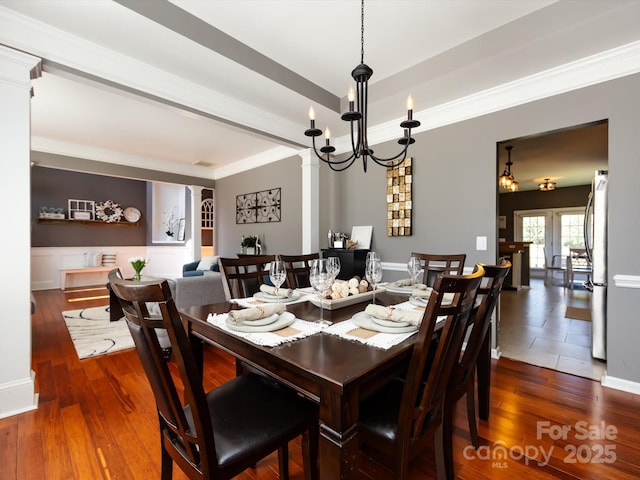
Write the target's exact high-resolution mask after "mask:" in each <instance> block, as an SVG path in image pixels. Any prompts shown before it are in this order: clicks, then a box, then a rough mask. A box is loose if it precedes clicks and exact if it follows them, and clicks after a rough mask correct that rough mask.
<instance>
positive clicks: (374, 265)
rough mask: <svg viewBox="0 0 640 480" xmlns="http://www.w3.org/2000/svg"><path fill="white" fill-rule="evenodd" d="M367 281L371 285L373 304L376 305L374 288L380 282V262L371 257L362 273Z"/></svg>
mask: <svg viewBox="0 0 640 480" xmlns="http://www.w3.org/2000/svg"><path fill="white" fill-rule="evenodd" d="M364 274H365V277H367V281H368V282H369V283H370V284H371V285H373V303H374V304H375V303H376V287H377V286H378V283H380V280H382V261H381V260H380V258H378V257H376V256H371V257H370V258H369V259H368V260H367V264H366V265H365V271H364Z"/></svg>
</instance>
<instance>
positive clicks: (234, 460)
mask: <svg viewBox="0 0 640 480" xmlns="http://www.w3.org/2000/svg"><path fill="white" fill-rule="evenodd" d="M109 282H110V285H111V288H112V290H113V292H114V293H115V294H116V296H117V297H118V299H119V301H120V304H121V306H122V309H123V311H124V314H125V319H126V322H127V326H128V327H129V331H130V332H131V336H132V337H133V341H134V343H135V347H136V350H137V352H138V356H139V357H140V361H141V362H142V366H143V368H144V370H145V373H146V375H147V378H148V380H149V383H150V384H151V389H152V391H153V395H154V398H155V401H156V407H157V409H158V420H159V426H160V445H161V455H162V466H161V479H162V480H170V479H171V478H172V474H173V463H174V462H175V463H176V464H177V465H178V467H180V469H181V470H182V471H183V472H184V473H185V474H186V475H187V477H188V478H190V479H192V480H196V479H198V480H205V479H206V480H210V479H230V478H232V477H234V476H236V475H238V474H239V473H241V472H243V471H244V470H246V469H248V468H250V467H253V466H255V465H256V464H257V462H258V461H259V460H261V459H262V458H264V457H265V456H267V455H269V454H270V453H271V452H274V451H276V450H278V463H279V465H278V467H279V471H280V476H281V477H282V478H288V442H290V441H291V440H293V439H294V438H296V437H298V436H300V435H302V452H303V462H304V471H305V478H306V479H307V480H312V479H315V478H317V472H316V469H317V448H318V436H319V428H318V420H317V408H316V407H315V406H314V405H313V404H312V403H311V402H308V401H307V400H305V399H303V398H301V397H300V396H298V395H297V394H296V393H295V392H293V391H292V390H289V389H287V388H285V387H283V386H281V385H278V384H277V383H276V382H275V381H274V380H272V379H270V378H268V377H265V376H261V375H255V374H251V373H249V374H246V375H241V376H238V377H235V378H233V379H232V380H230V381H228V382H226V383H224V384H222V385H220V386H219V387H217V388H215V389H213V390H211V391H209V392H205V391H204V388H203V386H202V374H201V369H200V367H199V366H198V363H197V361H196V357H195V355H194V352H193V350H192V348H191V343H190V339H189V337H188V335H187V333H186V331H185V329H184V327H183V325H182V319H181V318H180V314H179V313H178V310H177V308H176V305H175V303H174V301H173V298H172V296H171V290H170V289H169V285H168V283H167V281H166V280H155V281H151V282H140V281H130V280H123V279H122V275H121V274H120V272H119V270H118V269H114V270H112V271H111V272H110V273H109ZM150 303H153V304H155V305H157V306H158V307H159V312H160V313H159V315H154V314H150V313H149V311H148V305H149V304H150ZM158 332H166V333H167V335H168V337H169V339H170V341H171V346H172V349H173V355H174V358H175V365H176V370H177V372H178V373H177V377H179V380H177V381H176V380H175V379H174V377H173V376H172V374H171V370H170V369H169V366H168V362H167V360H166V359H165V358H164V357H163V355H162V349H161V347H160V344H159V342H158ZM178 385H179V386H178ZM181 398H182V399H184V400H183V401H181Z"/></svg>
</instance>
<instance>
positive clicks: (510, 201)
mask: <svg viewBox="0 0 640 480" xmlns="http://www.w3.org/2000/svg"><path fill="white" fill-rule="evenodd" d="M590 191H591V185H579V186H577V187H565V188H557V189H555V190H552V191H550V192H539V191H538V190H530V191H526V192H511V193H501V194H500V196H499V202H500V205H499V211H500V213H499V214H500V215H504V216H505V217H506V220H507V228H505V229H504V230H503V229H500V231H499V232H498V233H499V234H500V237H503V238H504V239H505V240H506V241H507V242H511V241H513V240H514V230H513V212H514V211H516V210H534V209H538V208H565V207H586V205H587V197H588V196H589V192H590Z"/></svg>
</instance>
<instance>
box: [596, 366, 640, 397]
mask: <svg viewBox="0 0 640 480" xmlns="http://www.w3.org/2000/svg"><path fill="white" fill-rule="evenodd" d="M601 383H602V386H603V387H607V388H613V389H615V390H622V391H623V392H629V393H633V394H636V395H640V383H638V382H632V381H630V380H625V379H624V378H617V377H612V376H610V375H607V372H606V371H605V372H604V374H603V375H602V381H601Z"/></svg>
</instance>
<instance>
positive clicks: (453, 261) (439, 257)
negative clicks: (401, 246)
mask: <svg viewBox="0 0 640 480" xmlns="http://www.w3.org/2000/svg"><path fill="white" fill-rule="evenodd" d="M411 256H412V257H418V258H419V259H420V261H421V262H422V265H423V268H424V272H423V274H422V283H424V284H426V285H428V286H430V287H432V286H433V284H434V282H435V280H436V277H437V276H438V275H441V274H442V275H462V271H463V270H464V261H465V260H466V258H467V255H466V254H464V253H457V254H435V253H418V252H413V253H412V254H411Z"/></svg>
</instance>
